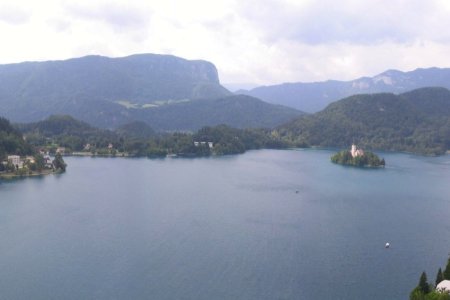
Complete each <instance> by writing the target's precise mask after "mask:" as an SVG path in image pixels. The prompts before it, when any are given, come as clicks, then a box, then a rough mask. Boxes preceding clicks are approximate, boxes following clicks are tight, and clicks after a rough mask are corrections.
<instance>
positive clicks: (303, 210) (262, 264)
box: [0, 150, 450, 300]
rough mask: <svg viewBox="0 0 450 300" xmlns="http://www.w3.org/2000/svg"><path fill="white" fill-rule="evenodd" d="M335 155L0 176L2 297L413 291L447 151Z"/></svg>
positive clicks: (249, 156) (430, 251)
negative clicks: (353, 164) (374, 163)
mask: <svg viewBox="0 0 450 300" xmlns="http://www.w3.org/2000/svg"><path fill="white" fill-rule="evenodd" d="M331 154H332V152H330V151H320V150H303V151H302V150H299V151H296V150H285V151H282V150H280V151H272V150H261V151H251V152H248V153H246V154H243V155H236V156H228V157H220V158H202V159H162V160H150V159H119V158H116V159H114V158H66V162H68V164H69V168H68V171H67V173H65V174H62V175H51V176H47V177H43V178H29V179H24V180H16V181H9V182H5V181H3V182H0V240H1V242H0V298H1V299H258V300H260V299H270V300H272V299H377V300H379V299H408V295H409V292H410V290H411V289H412V288H414V286H415V285H416V284H417V282H418V279H419V276H420V273H421V272H422V271H423V270H425V271H427V273H428V275H429V279H430V281H432V282H434V279H435V276H436V273H437V269H438V268H439V267H445V263H446V260H447V257H448V254H449V252H450V184H449V183H450V156H448V155H447V156H443V157H437V158H428V157H420V156H411V155H407V154H391V153H389V154H382V156H383V157H384V158H385V159H386V162H387V167H386V168H385V169H379V170H366V169H355V168H349V167H343V166H338V165H334V164H332V163H330V161H329V157H330V155H331ZM386 242H390V243H391V248H390V249H385V248H384V245H385V243H386Z"/></svg>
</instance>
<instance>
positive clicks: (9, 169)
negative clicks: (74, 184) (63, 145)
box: [0, 149, 67, 179]
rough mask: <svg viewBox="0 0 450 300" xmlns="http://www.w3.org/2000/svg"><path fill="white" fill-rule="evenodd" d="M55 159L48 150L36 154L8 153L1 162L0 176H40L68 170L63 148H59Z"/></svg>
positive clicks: (5, 177)
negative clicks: (63, 156) (62, 151)
mask: <svg viewBox="0 0 450 300" xmlns="http://www.w3.org/2000/svg"><path fill="white" fill-rule="evenodd" d="M57 150H58V151H57V152H56V153H55V157H54V159H52V158H51V157H50V155H49V153H48V152H44V151H39V152H38V153H37V154H36V155H34V156H31V155H27V156H22V157H21V156H20V155H8V156H7V157H6V160H3V161H1V162H0V178H4V179H9V178H15V177H24V176H39V175H47V174H52V173H61V172H64V171H65V170H66V167H67V164H66V163H65V162H64V160H63V158H62V154H61V149H57Z"/></svg>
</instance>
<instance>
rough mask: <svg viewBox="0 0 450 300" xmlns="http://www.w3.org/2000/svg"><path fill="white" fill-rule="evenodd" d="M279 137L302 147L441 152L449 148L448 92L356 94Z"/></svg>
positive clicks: (303, 119) (282, 130) (283, 129)
mask: <svg viewBox="0 0 450 300" xmlns="http://www.w3.org/2000/svg"><path fill="white" fill-rule="evenodd" d="M278 131H279V134H280V135H281V136H282V137H283V138H284V139H286V140H288V141H290V142H294V143H296V144H297V145H303V146H319V147H339V148H348V147H350V145H351V144H352V142H355V143H357V144H358V145H360V146H362V147H367V148H371V149H382V150H395V151H410V152H416V153H423V154H443V153H445V151H447V150H449V149H450V91H449V90H447V89H444V88H422V89H417V90H414V91H411V92H407V93H403V94H400V95H394V94H390V93H381V94H372V95H368V94H365V95H355V96H351V97H348V98H346V99H342V100H340V101H336V102H334V103H332V104H330V105H329V106H328V107H327V108H325V109H324V110H322V111H320V112H318V113H315V114H312V115H306V116H303V117H300V118H297V119H296V120H294V121H292V122H290V123H288V124H286V125H282V126H280V127H279V128H278Z"/></svg>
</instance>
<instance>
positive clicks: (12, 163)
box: [0, 141, 214, 178]
mask: <svg viewBox="0 0 450 300" xmlns="http://www.w3.org/2000/svg"><path fill="white" fill-rule="evenodd" d="M194 147H196V148H198V147H207V148H208V149H210V150H212V149H213V148H214V144H213V142H207V141H194ZM51 154H54V155H55V159H53V160H52V158H51V156H50V155H51ZM63 155H64V156H120V157H128V156H131V155H130V154H129V153H128V152H119V151H117V150H116V149H115V148H114V146H113V144H112V143H109V144H108V147H107V148H105V149H96V147H95V146H92V145H91V144H85V145H84V147H83V150H82V151H78V152H75V151H74V152H71V151H70V150H68V149H66V148H65V147H56V148H53V149H52V150H49V149H45V148H42V149H40V150H39V151H38V154H37V155H35V156H31V155H27V156H22V157H21V156H20V155H16V154H13V155H8V156H7V157H6V159H5V160H3V161H1V162H0V178H14V177H23V176H34V175H45V174H51V173H55V172H63V171H65V167H66V164H65V162H64V160H63V159H62V156H63ZM178 155H180V156H182V153H178V154H167V157H175V156H178Z"/></svg>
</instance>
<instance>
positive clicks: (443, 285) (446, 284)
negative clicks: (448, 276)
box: [436, 280, 450, 293]
mask: <svg viewBox="0 0 450 300" xmlns="http://www.w3.org/2000/svg"><path fill="white" fill-rule="evenodd" d="M436 291H439V292H447V293H448V292H450V280H443V281H441V282H439V284H438V285H437V286H436Z"/></svg>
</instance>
